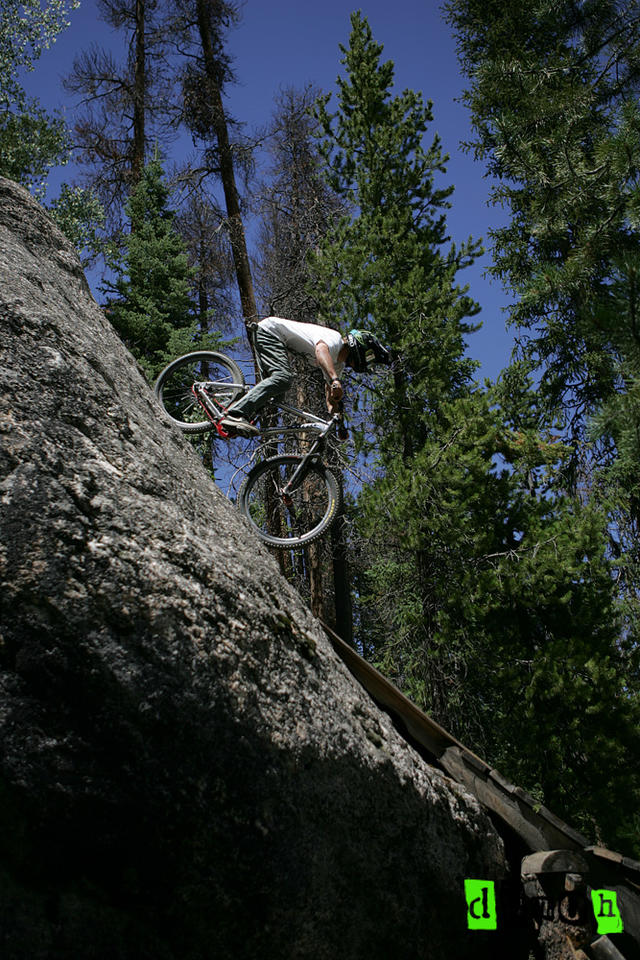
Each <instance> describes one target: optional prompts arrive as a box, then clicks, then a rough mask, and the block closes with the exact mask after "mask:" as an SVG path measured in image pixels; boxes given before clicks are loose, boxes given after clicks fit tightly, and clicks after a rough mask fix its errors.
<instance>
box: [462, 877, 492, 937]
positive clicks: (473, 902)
mask: <svg viewBox="0 0 640 960" xmlns="http://www.w3.org/2000/svg"><path fill="white" fill-rule="evenodd" d="M464 895H465V897H466V899H467V926H468V927H469V930H496V929H497V927H498V917H497V914H496V891H495V883H494V882H493V880H465V882H464Z"/></svg>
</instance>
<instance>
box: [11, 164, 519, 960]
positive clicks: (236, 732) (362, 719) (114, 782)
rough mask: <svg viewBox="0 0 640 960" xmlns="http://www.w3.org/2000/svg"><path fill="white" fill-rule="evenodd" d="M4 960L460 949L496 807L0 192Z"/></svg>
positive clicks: (67, 250) (77, 274)
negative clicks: (404, 735) (364, 682)
mask: <svg viewBox="0 0 640 960" xmlns="http://www.w3.org/2000/svg"><path fill="white" fill-rule="evenodd" d="M0 323H1V333H2V354H1V358H0V379H1V381H2V419H1V431H2V449H1V460H0V462H1V468H2V469H1V474H0V477H1V479H0V497H1V510H2V531H1V533H2V539H1V546H0V559H1V578H2V589H1V594H0V599H1V605H2V610H1V614H2V634H1V640H0V667H1V675H0V683H1V685H2V687H1V697H0V737H1V745H2V755H1V770H0V773H1V780H0V815H1V822H2V830H1V832H0V953H1V955H2V958H3V960H22V958H25V960H26V958H28V960H40V958H43V960H44V958H47V960H49V958H54V960H62V958H65V960H67V958H69V960H71V958H73V960H80V958H89V957H90V958H97V960H102V958H105V960H106V958H109V960H118V958H127V960H128V958H131V960H134V958H135V960H143V958H149V960H151V958H153V960H196V958H198V960H200V958H207V960H208V958H216V960H222V958H230V960H231V958H233V960H242V958H253V957H256V958H257V957H260V958H294V957H295V958H314V960H315V958H325V957H326V958H332V960H333V958H336V957H340V958H341V960H347V958H364V957H366V958H388V957H391V956H394V957H401V958H403V960H408V958H413V957H415V958H418V957H420V958H445V957H446V958H456V957H467V956H474V957H481V956H485V955H487V953H488V952H489V951H490V952H491V954H492V955H493V956H495V955H496V949H497V947H498V945H499V942H500V941H499V938H500V934H499V933H498V934H494V935H488V934H478V933H475V934H470V933H468V932H467V931H466V920H465V916H466V914H465V905H464V901H463V896H462V889H463V879H464V878H465V877H481V878H482V877H487V878H499V877H500V876H501V875H502V874H503V872H504V859H503V852H502V846H501V843H500V840H499V838H498V837H497V835H496V833H495V831H494V829H493V827H492V826H491V823H490V822H489V821H488V819H487V818H486V817H485V815H484V814H483V813H482V812H481V810H480V809H479V807H478V805H477V803H476V802H475V801H474V800H472V799H471V798H470V797H469V796H467V795H466V794H464V793H463V792H462V791H461V790H460V789H459V788H458V787H456V786H455V785H454V784H453V783H452V782H451V781H449V780H448V779H446V778H445V777H444V776H442V775H441V774H440V773H439V772H438V771H435V770H433V769H431V768H429V767H428V766H427V765H426V764H425V763H424V762H423V761H422V760H421V759H420V758H419V757H418V756H417V755H416V754H415V753H414V752H413V751H412V749H411V748H409V747H408V746H407V745H406V744H405V743H404V741H403V740H402V739H401V738H400V737H399V736H398V735H397V733H396V731H395V730H394V728H393V727H392V725H391V723H390V721H389V719H388V718H387V716H386V715H385V714H384V713H381V712H379V711H378V710H377V708H376V707H375V705H374V704H373V703H372V702H371V700H370V699H368V697H367V696H366V695H365V694H364V693H363V691H362V690H361V689H360V687H359V686H358V685H357V684H356V683H355V682H354V681H353V679H352V678H351V676H350V675H349V674H348V673H347V671H346V670H345V668H344V667H343V665H342V664H341V662H340V661H339V660H338V659H337V658H336V656H335V654H334V653H333V651H332V649H331V647H330V645H329V643H328V642H327V641H326V638H325V637H324V635H323V633H322V631H321V630H319V628H318V627H317V625H316V623H315V622H314V621H313V619H312V618H311V616H310V614H309V613H308V612H307V610H306V609H305V608H304V607H303V606H302V604H301V603H300V600H299V598H298V597H297V595H296V594H295V593H294V592H293V591H292V590H291V589H290V588H289V587H288V585H287V584H286V582H285V581H284V580H283V579H282V578H281V576H280V575H279V572H278V570H277V567H276V564H275V563H274V562H273V560H272V558H271V557H270V556H269V555H268V553H267V552H266V551H264V550H263V549H262V547H261V546H260V545H259V544H258V543H257V541H255V540H254V539H253V538H252V536H251V534H250V533H249V532H248V531H247V529H246V528H245V527H244V525H243V523H242V522H241V521H240V519H239V518H238V516H237V515H236V512H235V509H234V507H233V506H232V505H231V504H229V503H228V502H227V501H226V500H225V498H224V497H223V496H222V494H220V493H219V491H218V490H217V489H216V488H215V487H214V486H213V485H212V483H211V481H210V479H209V477H208V476H207V473H206V471H205V470H204V468H203V467H202V466H201V464H200V463H199V462H198V460H197V457H196V456H195V455H194V453H193V452H192V450H191V448H190V447H189V445H188V444H187V443H186V442H185V440H184V439H183V437H181V436H180V435H179V433H178V432H177V431H175V429H174V428H173V427H172V426H171V425H170V424H168V423H166V422H165V421H164V420H163V419H162V417H161V415H160V411H159V410H158V409H157V408H156V406H155V403H154V400H153V396H152V394H151V392H150V390H149V389H148V387H147V386H146V384H145V383H144V381H143V379H142V377H141V376H140V375H139V372H138V370H137V368H136V366H135V363H134V361H133V360H132V358H131V357H130V355H129V354H128V352H127V351H126V350H125V348H124V347H123V346H122V344H121V343H120V341H119V340H118V338H117V336H116V335H115V333H114V332H113V330H112V329H111V327H110V325H109V324H108V322H107V321H106V320H105V318H104V316H103V315H102V312H101V311H100V309H99V308H98V306H97V305H96V303H95V301H94V300H93V299H92V297H91V295H90V293H89V290H88V288H87V285H86V282H85V280H84V277H83V274H82V270H81V268H80V266H79V263H78V261H77V259H76V257H75V254H74V252H73V250H72V249H71V247H70V246H69V245H68V243H67V242H66V241H65V239H64V238H63V237H62V235H61V234H60V233H59V232H58V231H57V230H56V228H55V227H54V226H53V225H52V224H51V223H50V221H49V220H48V218H47V217H46V215H45V214H44V212H43V211H42V210H41V208H40V207H39V206H38V205H37V204H36V203H35V202H34V201H33V200H32V199H31V197H30V196H29V195H28V194H27V193H26V192H25V191H23V190H22V189H21V188H19V187H17V186H16V185H15V184H12V183H10V182H9V181H6V180H0Z"/></svg>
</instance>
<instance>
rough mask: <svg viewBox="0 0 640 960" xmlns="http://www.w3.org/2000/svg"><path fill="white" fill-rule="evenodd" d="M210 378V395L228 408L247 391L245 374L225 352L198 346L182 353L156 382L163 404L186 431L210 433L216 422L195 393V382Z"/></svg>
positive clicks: (172, 418)
mask: <svg viewBox="0 0 640 960" xmlns="http://www.w3.org/2000/svg"><path fill="white" fill-rule="evenodd" d="M204 381H209V382H210V386H209V387H208V391H207V392H208V395H209V396H210V397H212V398H214V399H216V400H217V401H218V403H220V404H221V405H222V406H223V407H224V408H225V409H226V408H227V407H228V406H229V405H230V404H232V403H233V401H234V400H237V399H238V398H239V397H241V396H242V395H243V393H244V392H245V382H244V374H243V373H242V370H241V369H240V367H239V366H238V364H237V363H236V362H235V361H234V360H231V358H230V357H227V356H225V355H224V353H217V352H216V351H214V350H196V351H195V352H194V353H187V354H185V355H184V356H182V357H178V359H177V360H174V361H173V362H172V363H170V364H169V365H168V366H167V367H165V368H164V370H163V371H162V373H161V374H160V376H159V377H158V379H157V380H156V382H155V386H154V393H155V395H156V397H157V398H158V400H159V401H160V405H161V406H162V408H163V409H164V411H165V412H166V413H167V415H168V416H169V417H170V419H171V420H173V422H174V423H175V424H176V425H177V426H178V427H180V429H181V430H182V431H183V433H206V432H207V430H211V429H213V426H214V425H213V423H212V422H211V420H210V419H209V418H208V417H207V415H206V413H205V412H204V410H203V409H202V407H201V406H200V404H199V403H198V401H197V400H196V398H195V397H194V395H193V393H192V390H191V387H192V385H193V383H195V382H204Z"/></svg>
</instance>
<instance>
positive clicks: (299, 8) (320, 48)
mask: <svg viewBox="0 0 640 960" xmlns="http://www.w3.org/2000/svg"><path fill="white" fill-rule="evenodd" d="M353 9H356V8H354V6H353V4H352V3H350V2H347V0H323V2H321V3H308V2H305V0H246V2H245V4H244V7H243V16H242V20H241V23H240V25H239V26H238V27H237V28H236V29H235V30H233V31H232V32H231V34H230V36H229V48H230V50H231V53H232V55H233V57H234V67H235V71H236V74H237V77H238V83H237V84H236V85H235V86H233V87H230V88H229V90H228V98H227V99H228V105H229V109H230V111H231V113H232V115H233V116H234V117H235V118H236V119H238V120H240V121H242V122H244V123H245V124H246V131H247V132H248V133H250V132H251V130H252V129H253V128H255V127H258V126H260V125H262V124H264V123H265V122H266V121H267V120H268V119H269V116H270V114H271V112H272V110H273V105H274V97H275V96H276V94H277V93H278V90H279V89H281V88H283V87H287V86H295V87H303V86H305V85H306V84H309V83H312V84H314V85H315V86H318V87H320V88H322V89H323V90H327V91H330V90H332V89H334V88H335V80H336V76H337V75H338V73H339V71H340V63H339V60H340V56H341V54H340V51H339V44H340V43H342V44H346V43H347V41H348V36H349V30H350V23H349V16H350V13H351V11H352V10H353ZM360 9H361V10H362V12H363V14H364V15H365V16H366V17H367V18H368V20H369V23H370V25H371V29H372V32H373V36H374V38H375V40H376V41H377V42H378V43H382V44H383V45H384V54H383V56H384V58H385V59H390V60H393V61H394V64H395V70H396V73H395V77H396V84H397V87H398V88H399V89H405V88H407V87H410V88H412V89H414V90H419V91H421V92H422V94H423V95H424V97H425V99H429V100H432V101H433V112H434V122H433V124H432V127H431V130H430V132H429V136H430V137H431V136H432V135H433V134H434V133H436V132H438V133H439V134H440V136H441V138H442V141H443V147H444V149H445V151H446V152H447V153H448V154H450V161H449V164H448V172H447V175H446V177H445V178H443V180H442V183H441V184H439V185H441V186H444V185H448V184H454V185H455V188H456V189H455V193H454V194H453V197H452V209H451V211H450V212H449V216H448V226H449V230H450V234H451V237H452V239H453V240H455V241H458V242H460V241H463V240H465V239H467V237H468V236H469V235H472V236H473V237H475V238H478V237H484V238H486V235H487V230H488V228H489V227H491V226H492V225H493V226H495V225H497V224H498V223H500V222H501V219H502V218H503V217H504V214H503V213H502V212H501V211H500V210H499V209H496V208H491V207H488V206H487V198H488V194H489V186H490V185H489V182H488V181H487V180H486V179H485V178H484V176H483V174H484V170H483V167H482V165H481V164H479V163H478V162H476V161H474V160H473V157H472V156H471V155H469V154H465V153H464V152H463V151H462V150H461V149H460V141H462V140H465V139H468V138H469V137H470V127H469V118H468V113H467V111H466V109H465V108H464V107H463V106H462V105H461V104H459V103H456V98H457V97H459V95H460V93H461V91H462V88H463V78H462V77H461V75H460V70H459V66H458V62H457V58H456V53H455V43H454V40H453V37H452V36H451V33H450V30H449V28H448V27H447V25H446V24H445V23H444V21H443V20H442V17H441V14H440V11H439V4H438V3H437V2H435V0H391V2H390V0H369V2H366V0H365V2H363V3H362V5H361V7H360ZM70 19H71V25H70V27H69V28H68V29H67V30H66V31H65V32H64V33H62V34H60V36H59V37H58V39H57V41H56V43H55V45H54V46H53V48H52V49H51V50H49V51H46V52H45V53H44V54H43V55H42V58H41V60H40V61H39V62H38V63H37V65H36V70H35V72H34V73H33V74H31V75H29V77H28V80H27V84H26V85H27V87H28V90H29V92H30V93H32V94H34V95H36V96H38V97H39V99H40V100H41V102H42V103H43V105H44V106H46V107H49V108H60V109H63V110H64V112H65V114H66V116H67V119H68V120H69V121H72V119H73V108H74V101H73V99H72V98H70V97H69V96H68V95H67V94H66V93H65V91H64V90H63V88H62V77H63V76H64V75H65V74H67V73H68V72H69V71H70V69H71V65H72V63H73V59H74V57H75V56H76V55H77V54H78V53H79V52H80V51H81V50H83V49H86V48H87V47H89V46H90V44H91V43H98V44H99V45H103V46H108V47H111V48H112V49H114V51H118V50H120V49H121V43H122V41H121V38H120V37H119V36H118V35H117V34H116V33H115V32H113V31H112V30H111V28H110V27H108V26H107V25H106V24H105V23H103V22H102V21H101V20H100V19H99V18H98V13H97V8H96V5H95V3H94V2H93V0H82V2H81V6H80V8H79V9H78V10H76V11H75V12H74V13H72V15H71V18H70ZM73 175H74V172H73V169H72V168H71V167H67V168H65V169H64V170H63V171H61V175H60V176H59V177H57V178H54V180H53V181H52V182H53V183H54V184H55V182H56V180H57V179H66V180H72V179H73ZM54 193H55V188H54ZM489 262H490V257H489V255H488V254H487V255H485V257H484V258H483V260H482V261H479V262H477V263H476V264H475V265H474V266H473V267H471V268H469V269H468V270H466V271H464V273H463V274H461V277H460V279H461V280H462V279H464V281H465V282H467V283H469V284H470V286H471V293H472V295H473V296H474V297H475V298H476V300H478V302H479V303H480V304H481V306H482V313H481V314H480V317H479V319H480V320H481V321H482V324H483V327H482V330H481V331H480V332H479V333H476V334H474V335H473V336H472V337H471V338H470V344H469V352H470V354H471V356H473V357H474V358H475V359H478V360H480V361H481V363H482V367H481V371H480V374H481V375H482V376H490V377H495V376H496V375H497V374H498V372H499V371H500V369H501V368H502V367H503V366H504V365H505V364H506V362H507V361H508V358H509V353H510V350H511V336H510V334H509V333H508V332H507V331H506V330H505V316H504V313H503V311H502V307H504V306H505V305H506V303H507V298H506V296H505V294H504V293H503V291H502V290H501V289H500V287H499V285H497V284H496V283H495V282H489V281H488V280H487V279H486V278H485V277H484V276H483V272H484V269H485V267H486V266H487V264H488V263H489Z"/></svg>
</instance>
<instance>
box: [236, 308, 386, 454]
mask: <svg viewBox="0 0 640 960" xmlns="http://www.w3.org/2000/svg"><path fill="white" fill-rule="evenodd" d="M253 342H254V347H255V352H256V360H257V362H258V368H259V370H260V376H261V377H262V379H261V380H260V382H259V383H257V384H256V386H255V387H253V388H252V389H251V390H249V392H248V393H246V394H245V395H244V397H241V398H240V400H237V401H236V402H235V403H233V404H231V406H230V407H229V409H228V411H227V413H226V415H225V417H224V418H223V419H222V420H221V421H220V425H221V426H222V427H224V428H225V429H230V430H233V431H234V432H235V433H239V434H241V435H242V436H247V437H248V436H251V435H253V434H256V433H258V428H257V427H255V426H254V425H253V424H252V423H251V422H250V421H251V420H253V419H254V418H255V416H256V414H257V413H258V411H259V410H260V409H262V407H264V406H265V404H267V403H268V402H269V401H270V400H274V399H275V398H276V397H280V396H282V394H284V393H286V391H287V390H288V389H289V387H290V386H291V385H292V383H293V379H294V375H293V372H292V370H291V366H290V363H289V357H288V354H287V351H288V350H291V351H292V352H293V353H295V354H298V355H299V356H302V357H303V358H304V359H305V360H306V361H307V362H308V363H309V364H310V365H311V366H314V367H320V369H321V371H322V373H323V375H324V379H325V393H326V398H327V408H328V410H329V412H330V413H335V412H337V410H338V406H339V404H340V401H341V400H342V396H343V391H342V384H341V382H340V374H341V373H342V370H343V368H344V367H345V366H347V367H350V368H351V369H352V370H355V372H356V373H365V372H366V371H367V370H368V369H369V364H371V363H383V364H386V365H388V364H390V363H391V360H392V356H391V352H390V351H389V350H387V348H386V347H384V346H383V345H382V344H381V343H380V341H379V340H378V339H377V337H375V336H374V335H373V334H372V333H369V331H368V330H351V331H350V332H349V334H348V335H347V336H346V337H342V336H341V335H340V334H339V333H338V331H337V330H331V329H330V328H329V327H321V326H318V325H316V324H313V323H300V322H298V321H297V320H285V319H284V318H283V317H266V318H265V319H264V320H261V321H260V322H259V323H258V324H257V325H256V327H255V334H254V338H253Z"/></svg>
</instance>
